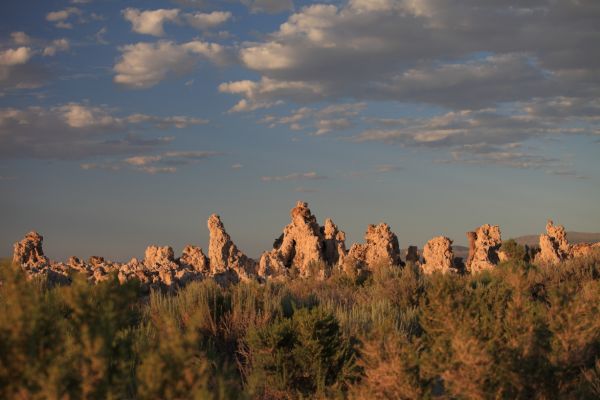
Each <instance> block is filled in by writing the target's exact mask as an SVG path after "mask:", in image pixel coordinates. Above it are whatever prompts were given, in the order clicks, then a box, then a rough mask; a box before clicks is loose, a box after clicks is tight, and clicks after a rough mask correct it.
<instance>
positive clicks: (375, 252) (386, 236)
mask: <svg viewBox="0 0 600 400" xmlns="http://www.w3.org/2000/svg"><path fill="white" fill-rule="evenodd" d="M348 257H349V258H351V259H353V260H356V261H357V262H358V263H359V264H362V265H364V266H365V267H367V268H369V269H372V268H375V267H377V266H379V265H401V264H402V261H401V260H400V245H399V244H398V237H397V236H396V234H395V233H394V232H392V230H391V229H390V227H389V225H388V224H385V223H381V224H379V225H369V227H368V228H367V232H366V233H365V243H361V244H359V243H354V244H353V245H352V247H351V248H350V251H349V252H348Z"/></svg>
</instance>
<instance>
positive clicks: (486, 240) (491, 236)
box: [467, 224, 502, 273]
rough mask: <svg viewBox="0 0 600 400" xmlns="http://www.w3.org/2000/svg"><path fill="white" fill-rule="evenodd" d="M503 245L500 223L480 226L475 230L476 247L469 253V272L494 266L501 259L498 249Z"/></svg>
mask: <svg viewBox="0 0 600 400" xmlns="http://www.w3.org/2000/svg"><path fill="white" fill-rule="evenodd" d="M467 236H469V234H467ZM501 245H502V237H501V234H500V228H499V227H498V225H488V224H485V225H482V226H480V227H479V228H478V229H477V231H476V232H475V244H474V249H473V251H472V252H470V253H469V260H470V263H468V268H469V272H471V273H475V272H479V271H483V270H486V269H491V268H494V267H495V266H496V265H497V264H498V261H499V257H498V250H499V249H500V246H501Z"/></svg>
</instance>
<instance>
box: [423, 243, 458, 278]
mask: <svg viewBox="0 0 600 400" xmlns="http://www.w3.org/2000/svg"><path fill="white" fill-rule="evenodd" d="M453 261H454V253H453V251H452V240H450V239H449V238H447V237H445V236H437V237H434V238H433V239H431V240H430V241H428V242H427V244H426V245H425V247H424V248H423V264H422V265H421V268H422V269H423V272H425V273H426V274H431V273H434V272H441V273H444V274H446V273H449V272H457V270H456V268H455V267H454V264H453Z"/></svg>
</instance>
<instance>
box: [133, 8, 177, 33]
mask: <svg viewBox="0 0 600 400" xmlns="http://www.w3.org/2000/svg"><path fill="white" fill-rule="evenodd" d="M122 12H123V17H124V18H125V19H126V20H127V21H129V22H131V24H132V27H131V30H132V31H134V32H137V33H143V34H146V35H153V36H163V35H164V34H165V31H164V29H163V24H164V23H165V22H167V21H170V22H176V21H177V20H178V18H179V10H178V9H169V10H166V9H159V10H149V11H140V10H138V9H137V8H126V9H125V10H123V11H122Z"/></svg>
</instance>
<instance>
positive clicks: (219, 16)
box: [183, 11, 231, 30]
mask: <svg viewBox="0 0 600 400" xmlns="http://www.w3.org/2000/svg"><path fill="white" fill-rule="evenodd" d="M183 17H184V20H185V21H186V22H187V24H188V25H189V26H191V27H192V28H195V29H198V30H207V29H212V28H215V27H217V26H219V25H221V24H223V23H225V22H227V21H228V20H229V19H230V18H231V13H230V12H229V11H213V12H211V13H208V14H205V13H190V14H184V16H183Z"/></svg>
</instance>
